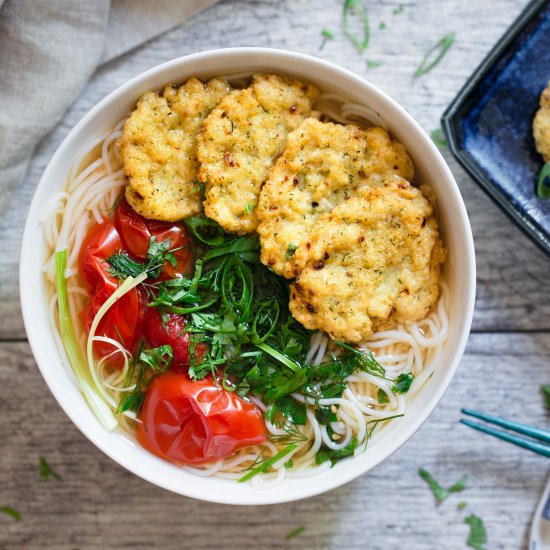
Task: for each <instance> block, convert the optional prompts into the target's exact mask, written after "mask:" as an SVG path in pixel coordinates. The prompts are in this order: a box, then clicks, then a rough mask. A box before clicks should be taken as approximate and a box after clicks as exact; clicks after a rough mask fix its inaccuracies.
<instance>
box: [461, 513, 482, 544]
mask: <svg viewBox="0 0 550 550" xmlns="http://www.w3.org/2000/svg"><path fill="white" fill-rule="evenodd" d="M464 523H466V524H467V525H469V526H470V533H469V535H468V540H467V541H466V544H467V545H468V546H470V547H471V548H475V550H485V544H487V531H486V530H485V526H484V525H483V520H482V519H481V518H480V517H479V516H476V515H475V514H470V515H469V516H467V517H466V518H464Z"/></svg>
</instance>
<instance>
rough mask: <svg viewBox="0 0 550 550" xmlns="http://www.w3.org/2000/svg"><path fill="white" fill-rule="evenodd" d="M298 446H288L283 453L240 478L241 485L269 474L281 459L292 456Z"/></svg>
mask: <svg viewBox="0 0 550 550" xmlns="http://www.w3.org/2000/svg"><path fill="white" fill-rule="evenodd" d="M296 447H298V445H297V444H296V443H291V444H290V445H287V446H286V447H285V448H284V449H283V450H282V451H280V452H278V453H277V454H276V455H275V456H272V457H271V458H269V459H268V460H266V461H265V462H262V464H260V465H259V466H258V467H257V468H254V469H253V470H250V472H248V473H247V474H246V475H244V476H243V477H241V478H239V480H238V481H239V483H244V482H245V481H248V480H249V479H252V478H253V477H254V476H256V475H258V474H262V473H264V472H267V471H268V470H269V469H270V468H271V466H273V465H274V464H276V463H277V462H279V460H281V458H284V457H285V456H287V455H288V454H290V453H291V452H292V451H294V449H296Z"/></svg>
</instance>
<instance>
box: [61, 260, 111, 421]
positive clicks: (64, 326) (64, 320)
mask: <svg viewBox="0 0 550 550" xmlns="http://www.w3.org/2000/svg"><path fill="white" fill-rule="evenodd" d="M66 268H67V249H65V250H62V251H58V252H56V253H55V274H56V282H57V293H58V298H57V302H58V308H59V330H60V333H61V340H62V342H63V347H64V348H65V352H66V354H67V358H68V359H69V364H70V365H71V368H72V370H73V372H74V374H75V377H76V380H77V382H78V385H79V386H80V389H81V391H82V393H83V395H84V398H85V399H86V401H87V402H88V405H89V406H90V409H92V412H93V413H94V414H95V416H96V418H97V419H98V420H99V422H100V423H101V425H102V426H103V427H104V428H105V429H106V430H107V431H112V430H113V429H114V428H116V426H117V425H118V422H117V419H116V418H115V416H114V414H113V413H112V411H111V409H110V408H109V406H108V405H107V403H105V401H104V400H103V399H102V398H101V395H100V392H99V391H98V387H97V386H96V383H95V382H94V380H93V379H92V378H91V377H90V370H89V369H88V367H87V365H86V360H85V358H84V355H83V353H82V350H81V349H80V346H79V345H78V341H77V339H76V336H75V333H74V330H73V325H72V321H71V315H70V310H69V293H68V291H67V280H66V279H65V269H66Z"/></svg>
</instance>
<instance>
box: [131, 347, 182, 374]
mask: <svg viewBox="0 0 550 550" xmlns="http://www.w3.org/2000/svg"><path fill="white" fill-rule="evenodd" d="M139 360H140V361H141V362H142V363H145V364H146V365H149V367H151V369H152V370H153V372H154V373H155V374H160V373H161V372H165V371H166V370H168V368H169V367H170V365H171V364H172V361H173V360H174V352H173V351H172V346H169V345H164V346H160V347H158V348H152V349H147V350H145V351H142V352H141V353H140V354H139Z"/></svg>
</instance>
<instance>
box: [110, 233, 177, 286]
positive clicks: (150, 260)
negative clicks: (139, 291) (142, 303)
mask: <svg viewBox="0 0 550 550" xmlns="http://www.w3.org/2000/svg"><path fill="white" fill-rule="evenodd" d="M177 250H181V249H179V248H177V249H176V248H174V249H172V250H170V239H166V240H165V241H163V242H161V243H159V242H157V241H156V239H155V237H154V236H152V237H151V239H150V240H149V248H148V249H147V257H146V259H145V262H143V263H142V262H136V261H134V260H132V259H131V258H130V256H128V254H126V252H121V251H120V250H117V251H116V252H115V253H114V254H112V255H111V256H109V257H108V258H107V260H106V262H107V264H109V267H108V268H107V272H108V273H109V275H111V276H112V277H117V278H119V279H126V278H127V277H137V276H138V275H140V274H141V273H143V272H144V271H145V272H146V273H147V276H148V277H151V278H152V279H156V278H158V277H159V276H160V274H161V271H162V267H163V266H164V263H165V262H168V263H169V264H171V265H173V266H174V267H175V266H176V265H177V260H176V257H175V256H174V252H176V251H177Z"/></svg>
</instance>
